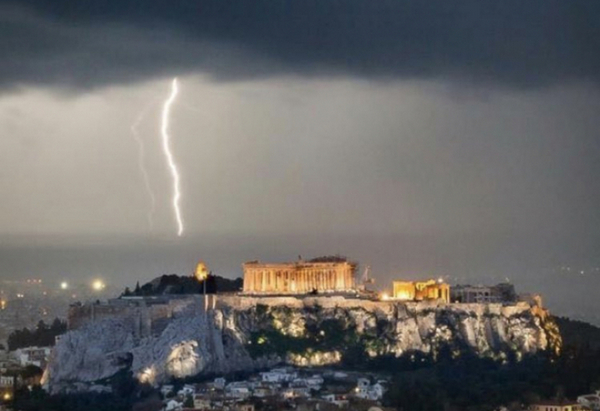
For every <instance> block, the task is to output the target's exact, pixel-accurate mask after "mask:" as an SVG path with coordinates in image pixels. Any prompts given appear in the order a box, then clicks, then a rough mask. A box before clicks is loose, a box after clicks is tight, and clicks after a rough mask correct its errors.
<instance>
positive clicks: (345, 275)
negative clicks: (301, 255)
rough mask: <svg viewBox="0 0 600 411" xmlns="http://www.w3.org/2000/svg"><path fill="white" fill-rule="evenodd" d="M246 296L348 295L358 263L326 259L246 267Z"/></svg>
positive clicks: (255, 262) (256, 263) (246, 265)
mask: <svg viewBox="0 0 600 411" xmlns="http://www.w3.org/2000/svg"><path fill="white" fill-rule="evenodd" d="M243 269H244V293H247V294H303V293H310V292H319V293H323V292H324V293H327V292H345V291H352V290H354V289H355V280H354V274H355V270H356V264H354V263H351V262H348V261H346V260H345V259H341V258H335V259H332V260H330V261H328V260H327V259H326V258H323V259H315V260H311V261H307V262H305V261H298V262H294V263H275V264H270V263H260V262H258V261H252V262H248V263H245V264H243Z"/></svg>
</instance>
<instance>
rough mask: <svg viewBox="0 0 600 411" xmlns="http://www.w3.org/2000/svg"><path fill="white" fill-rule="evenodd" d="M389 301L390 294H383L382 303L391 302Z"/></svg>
mask: <svg viewBox="0 0 600 411" xmlns="http://www.w3.org/2000/svg"><path fill="white" fill-rule="evenodd" d="M389 299H390V296H389V294H388V293H382V294H381V300H382V301H387V300H389Z"/></svg>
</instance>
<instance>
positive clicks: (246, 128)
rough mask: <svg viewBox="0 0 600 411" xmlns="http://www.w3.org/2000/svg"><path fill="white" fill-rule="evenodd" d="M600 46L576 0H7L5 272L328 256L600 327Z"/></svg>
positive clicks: (1, 251)
mask: <svg viewBox="0 0 600 411" xmlns="http://www.w3.org/2000/svg"><path fill="white" fill-rule="evenodd" d="M598 50H600V3H598V2H590V1H579V0H571V1H558V0H549V1H548V0H544V1H542V0H534V1H529V2H525V3H524V2H519V1H502V2H492V1H487V0H486V1H482V0H477V1H475V0H472V1H470V0H469V1H459V2H446V1H442V0H433V1H428V2H423V1H416V0H414V1H404V2H400V1H396V0H394V1H377V2H376V1H365V0H346V1H333V0H319V1H274V0H270V1H262V0H258V1H257V0H253V1H236V2H227V1H222V0H205V1H198V2H190V1H179V0H175V1H168V2H164V1H157V0H149V1H146V2H143V4H142V3H140V2H136V1H132V0H125V1H119V2H98V1H81V0H78V1H75V0H73V1H66V0H53V1H43V0H30V1H6V0H4V1H0V55H2V60H1V62H0V132H1V133H2V134H1V137H2V138H1V139H0V192H1V193H2V202H1V203H0V276H1V277H2V278H4V279H18V278H27V276H31V275H35V276H37V277H41V278H44V279H46V280H47V281H50V282H52V281H59V280H60V279H63V278H69V279H71V281H82V282H83V281H87V280H88V279H89V278H92V277H102V278H104V279H105V280H106V281H107V282H110V283H111V284H114V285H117V286H119V287H124V286H125V285H132V284H135V283H136V281H140V282H145V281H148V280H150V279H152V278H154V277H157V276H159V275H161V274H164V273H178V274H190V273H191V272H192V270H193V267H194V265H195V263H196V262H197V261H198V260H204V261H205V262H206V263H207V264H208V266H209V267H210V268H211V269H212V271H213V273H215V274H218V275H222V276H226V277H231V278H233V277H238V276H240V275H241V263H243V262H244V261H248V260H254V259H260V260H263V261H290V260H295V259H297V258H298V255H301V256H303V257H305V258H310V257H316V256H320V255H331V254H342V255H346V256H348V257H350V258H351V259H353V260H356V261H358V262H359V263H360V264H361V266H362V267H364V266H365V265H370V266H371V268H372V273H373V276H374V277H375V278H376V287H377V288H379V289H385V288H386V287H389V286H390V285H391V281H392V280H393V279H400V278H411V279H412V278H429V277H434V278H437V277H440V276H441V277H444V278H446V279H447V280H448V281H449V282H450V283H471V284H495V283H498V282H500V281H505V280H506V279H508V280H509V281H511V282H512V283H514V284H515V286H516V287H517V290H519V291H523V292H525V291H530V292H539V293H541V294H542V295H543V296H544V302H545V304H546V305H547V306H548V307H549V309H550V310H551V311H552V312H553V313H556V314H559V315H568V316H572V317H574V318H581V319H585V320H588V321H591V322H594V323H596V324H600V316H598V314H597V313H598V312H600V302H599V300H598V299H596V298H594V296H593V295H592V296H589V295H588V297H584V295H585V294H587V293H589V290H596V289H597V288H598V286H599V285H600V255H599V254H598V250H599V249H600V228H599V227H600V214H599V211H598V210H600V193H599V189H600V183H599V182H598V176H600V131H599V130H600V116H599V115H598V113H600V88H599V84H600V54H599V53H598ZM175 77H177V79H178V84H179V94H178V95H177V98H176V100H175V101H174V103H173V105H172V107H171V111H170V127H169V134H170V137H171V141H170V143H171V148H172V152H173V157H174V160H175V161H176V164H177V167H178V170H179V173H180V176H181V184H180V188H181V213H182V218H183V224H184V232H183V235H182V236H178V235H177V225H176V221H175V218H174V213H173V211H174V210H173V207H172V198H173V181H172V178H171V175H170V174H169V169H168V165H167V161H166V158H165V153H164V152H163V146H162V141H161V133H160V126H161V114H162V113H161V110H162V109H163V103H164V101H165V99H166V98H167V97H168V96H169V93H170V88H171V84H172V80H173V78H175ZM132 127H133V129H132ZM140 143H141V144H142V145H140ZM140 150H143V151H142V152H140ZM141 167H142V168H143V170H142V168H141ZM144 172H145V173H146V176H147V180H145V178H144ZM146 181H147V183H148V184H146ZM153 198H154V200H153Z"/></svg>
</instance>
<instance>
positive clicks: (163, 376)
mask: <svg viewBox="0 0 600 411" xmlns="http://www.w3.org/2000/svg"><path fill="white" fill-rule="evenodd" d="M201 307H202V303H201V302H200V300H199V302H198V304H197V307H194V306H190V307H189V309H187V310H183V311H181V312H178V313H176V314H175V315H173V316H172V317H170V318H169V319H168V321H167V325H166V326H165V327H162V328H161V329H160V330H154V332H153V333H150V334H148V335H140V334H139V332H136V329H135V327H134V326H132V324H133V323H134V321H131V318H127V317H125V316H119V315H116V316H114V317H113V318H102V319H100V320H96V321H89V322H87V323H86V324H85V325H84V326H82V327H80V328H79V329H77V330H72V331H69V332H68V333H67V334H65V335H63V336H62V337H61V339H60V340H59V341H58V342H57V345H56V347H55V348H54V351H53V353H52V355H51V359H50V362H49V364H48V367H47V369H46V372H45V376H44V382H45V383H46V384H47V385H48V387H49V388H50V390H51V391H52V392H58V391H61V390H73V389H75V388H76V389H79V390H82V389H83V390H85V389H90V388H91V387H93V386H97V385H98V384H99V383H102V380H103V379H106V378H108V377H110V376H111V375H113V374H115V373H116V372H117V371H119V370H122V369H124V368H130V369H131V371H132V372H133V374H134V375H135V376H136V377H137V378H138V379H139V380H141V381H144V382H148V383H151V384H158V383H161V382H164V381H166V380H168V379H169V378H171V377H176V378H183V377H187V376H192V375H197V374H202V373H204V374H208V373H227V372H232V371H240V370H252V369H256V368H263V367H269V366H273V365H275V364H278V363H283V362H287V363H290V364H295V365H301V366H302V365H326V364H331V363H336V362H339V361H341V360H342V358H343V356H344V352H345V351H348V350H350V349H352V350H353V354H352V355H354V356H356V355H357V354H356V353H357V351H356V349H357V347H359V354H358V355H359V356H368V357H376V356H380V355H392V356H401V355H403V354H408V353H414V352H423V353H427V354H433V355H435V353H436V352H437V351H438V350H439V349H440V348H441V347H449V348H450V349H451V350H452V349H454V350H459V349H461V350H465V349H466V350H470V351H472V352H474V353H476V354H478V355H482V356H490V357H494V358H502V357H503V356H505V355H507V354H508V353H510V352H512V353H513V354H515V355H517V356H520V355H523V354H529V353H535V352H538V351H540V350H553V351H555V350H557V349H559V347H560V344H561V341H560V334H558V333H556V332H555V330H556V327H554V324H553V323H552V322H551V321H552V320H551V319H550V317H549V316H547V315H545V311H540V309H539V308H537V307H535V309H534V308H532V307H530V306H529V305H527V304H524V303H519V304H516V305H512V306H502V305H501V304H443V303H394V302H375V301H367V300H360V299H349V298H348V299H346V298H342V297H306V298H292V297H285V298H276V297H264V298H252V297H219V301H218V302H217V303H216V304H215V305H214V308H212V309H209V310H208V311H204V310H203V309H202V308H201ZM161 321H164V319H161ZM331 330H334V331H333V332H331ZM328 333H330V334H331V335H328ZM269 344H270V345H269ZM288 345H289V348H288Z"/></svg>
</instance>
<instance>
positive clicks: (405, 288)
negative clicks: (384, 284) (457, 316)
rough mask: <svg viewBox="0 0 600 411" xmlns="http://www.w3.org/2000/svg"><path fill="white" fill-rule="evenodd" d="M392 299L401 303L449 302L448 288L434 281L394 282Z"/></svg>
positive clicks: (446, 285)
mask: <svg viewBox="0 0 600 411" xmlns="http://www.w3.org/2000/svg"><path fill="white" fill-rule="evenodd" d="M393 285H394V291H393V295H392V298H393V299H395V300H403V301H423V300H441V301H444V302H446V303H448V302H450V286H449V285H448V284H445V283H439V282H437V281H435V280H429V281H394V283H393Z"/></svg>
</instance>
